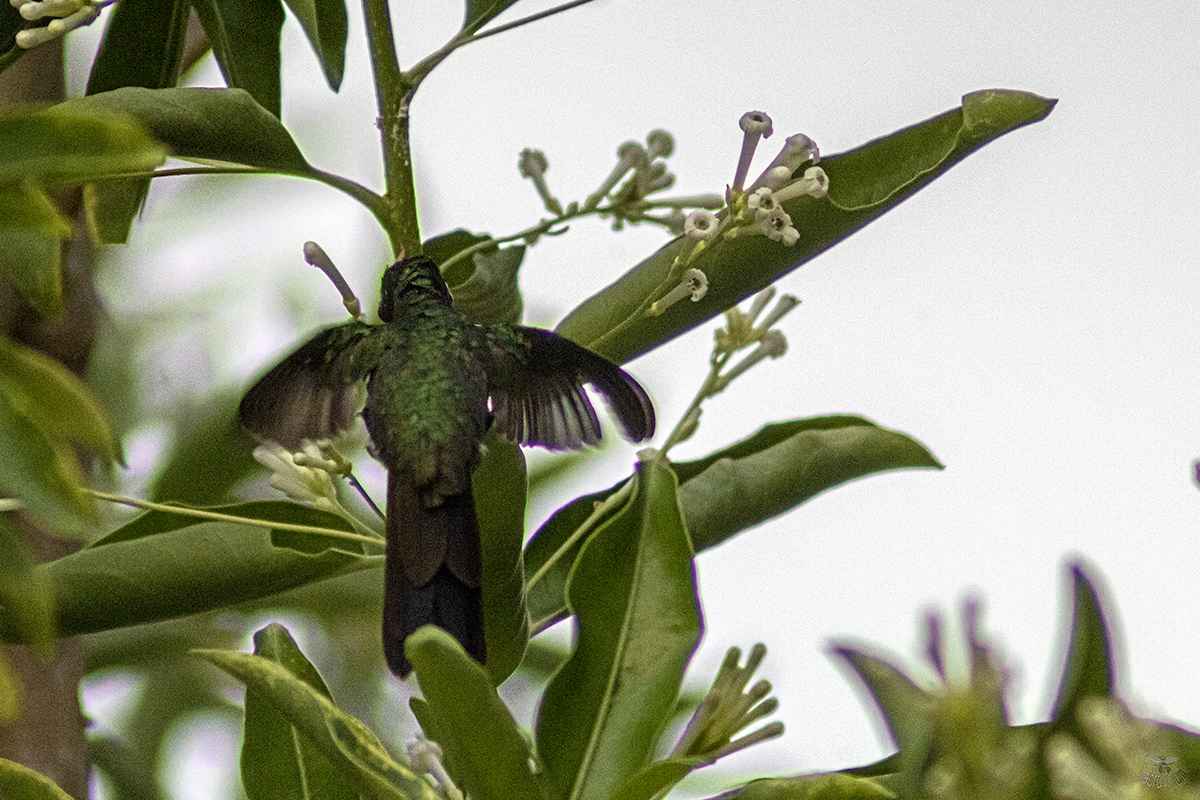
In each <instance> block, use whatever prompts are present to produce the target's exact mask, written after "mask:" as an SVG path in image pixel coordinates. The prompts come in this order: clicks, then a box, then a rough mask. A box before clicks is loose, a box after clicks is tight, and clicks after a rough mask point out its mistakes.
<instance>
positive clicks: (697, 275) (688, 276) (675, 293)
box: [646, 268, 708, 317]
mask: <svg viewBox="0 0 1200 800" xmlns="http://www.w3.org/2000/svg"><path fill="white" fill-rule="evenodd" d="M706 294H708V276H707V275H705V274H704V273H703V272H701V271H700V270H698V269H695V268H692V269H689V270H685V271H684V273H683V279H682V280H680V281H679V283H678V284H677V285H676V286H675V288H674V289H672V290H671V291H669V292H667V293H666V294H665V295H663V296H662V297H661V298H659V299H658V300H656V301H654V302H653V303H651V304H650V308H648V309H646V316H650V317H657V316H658V315H659V314H661V313H663V312H664V311H666V310H667V309H668V308H670V307H671V306H673V305H675V304H676V303H678V302H679V301H680V300H682V299H683V298H685V297H688V296H691V298H692V302H693V303H698V302H700V300H701V298H703V297H704V295H706Z"/></svg>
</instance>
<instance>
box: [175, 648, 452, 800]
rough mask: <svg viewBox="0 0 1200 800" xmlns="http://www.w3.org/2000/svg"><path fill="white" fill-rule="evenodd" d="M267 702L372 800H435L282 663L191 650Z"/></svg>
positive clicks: (359, 726) (417, 778)
mask: <svg viewBox="0 0 1200 800" xmlns="http://www.w3.org/2000/svg"><path fill="white" fill-rule="evenodd" d="M192 652H193V653H194V654H195V655H197V656H200V657H201V658H203V659H205V660H206V661H208V662H210V663H211V664H213V665H215V666H217V667H219V668H220V669H222V670H224V671H225V672H228V673H229V674H230V675H232V676H233V677H234V678H236V679H238V680H239V681H241V682H242V683H244V684H246V689H247V691H255V692H258V693H260V694H261V696H262V697H263V698H264V699H265V700H266V701H267V702H269V703H270V704H271V705H272V706H274V707H275V709H276V710H277V711H278V712H279V713H280V714H282V715H283V716H284V717H285V718H286V719H287V720H288V722H290V723H291V724H292V726H294V727H295V728H296V730H298V731H299V732H300V733H301V735H303V736H304V737H305V738H306V739H307V740H308V741H309V742H311V743H312V744H313V745H314V746H315V747H316V748H317V749H318V750H320V751H321V752H322V753H323V754H324V755H325V756H326V757H327V758H329V759H330V760H331V761H333V762H334V763H335V764H337V765H338V769H339V770H340V771H341V772H343V774H345V775H346V776H347V777H348V778H350V780H352V781H353V782H354V784H355V786H356V787H357V788H358V790H359V791H360V792H361V793H363V794H364V795H366V796H367V797H371V798H389V800H390V799H391V798H396V799H397V800H401V799H402V798H409V799H411V800H438V795H437V793H436V792H434V791H433V788H432V787H431V786H430V785H429V783H427V782H426V781H425V780H424V779H423V778H421V777H420V776H419V775H417V774H416V773H414V772H413V771H412V770H410V769H408V768H407V767H405V766H404V765H402V764H400V763H399V762H397V761H396V760H394V759H393V758H392V757H391V756H390V755H389V754H388V752H387V750H386V749H384V747H383V745H381V744H380V743H379V740H378V739H377V738H376V737H375V735H374V734H373V733H372V732H371V730H370V729H369V728H368V727H367V726H366V725H364V724H363V723H362V722H360V721H359V720H357V719H356V718H354V717H352V716H350V715H349V714H347V713H345V712H343V711H341V710H340V709H338V708H337V707H336V706H335V705H334V704H333V703H332V702H331V701H330V700H329V698H328V697H326V696H325V695H324V694H322V693H321V692H320V691H318V690H317V689H314V688H313V687H312V686H310V685H308V684H307V683H305V682H304V681H303V680H301V679H300V678H297V677H296V676H295V675H293V674H292V673H291V672H289V671H288V669H287V668H286V667H284V666H283V665H282V664H278V663H276V662H274V661H271V660H269V659H266V658H262V657H261V656H256V655H248V654H246V653H236V652H231V651H228V650H193V651H192Z"/></svg>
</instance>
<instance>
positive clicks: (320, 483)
mask: <svg viewBox="0 0 1200 800" xmlns="http://www.w3.org/2000/svg"><path fill="white" fill-rule="evenodd" d="M254 460H255V461H257V462H258V463H260V464H262V465H263V466H264V467H266V468H267V469H269V470H271V477H270V479H269V481H268V482H269V483H270V484H271V488H273V489H277V490H278V491H281V492H283V493H284V494H286V495H287V496H288V497H290V498H292V499H293V500H297V501H299V502H301V503H308V504H309V505H312V506H313V507H314V508H319V509H322V510H324V511H334V512H339V513H340V511H341V504H340V503H339V502H338V498H337V489H336V487H335V486H334V484H333V476H334V475H337V476H339V477H345V476H346V475H349V473H350V464H349V462H348V461H346V459H345V458H343V457H342V456H341V454H339V453H338V452H337V451H336V450H335V449H334V448H333V446H332V445H331V444H330V443H329V442H327V441H321V442H310V441H308V440H305V442H304V445H303V449H302V450H301V451H300V452H298V453H292V452H289V451H288V449H287V448H286V447H284V446H283V445H281V444H279V443H278V442H267V443H265V444H262V445H259V446H258V447H256V448H255V449H254Z"/></svg>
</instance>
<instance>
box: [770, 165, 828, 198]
mask: <svg viewBox="0 0 1200 800" xmlns="http://www.w3.org/2000/svg"><path fill="white" fill-rule="evenodd" d="M827 194H829V176H828V175H826V174H825V170H823V169H821V168H820V167H809V168H808V169H806V170H804V175H803V176H802V177H801V178H800V179H799V180H797V181H793V182H792V183H789V184H788V185H787V186H784V187H783V188H781V189H776V190H775V199H776V200H778V201H779V202H781V203H782V202H784V201H785V200H791V199H792V198H794V197H801V196H803V195H807V196H808V197H816V198H821V197H824V196H825V195H827Z"/></svg>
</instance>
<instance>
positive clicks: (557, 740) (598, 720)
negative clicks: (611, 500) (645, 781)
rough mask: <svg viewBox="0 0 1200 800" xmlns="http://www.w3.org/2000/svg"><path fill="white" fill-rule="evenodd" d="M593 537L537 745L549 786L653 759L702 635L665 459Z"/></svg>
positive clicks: (571, 788) (597, 789)
mask: <svg viewBox="0 0 1200 800" xmlns="http://www.w3.org/2000/svg"><path fill="white" fill-rule="evenodd" d="M636 481H637V485H636V486H635V488H634V495H633V500H632V502H631V503H630V504H629V505H628V506H626V507H625V508H623V509H622V510H621V511H620V512H619V513H618V514H617V515H616V516H614V517H613V518H612V519H610V520H609V521H608V522H607V523H606V524H605V525H604V526H603V527H602V528H601V529H600V530H598V531H597V532H596V534H595V535H594V536H592V538H591V539H589V540H588V542H587V544H586V545H585V546H584V548H583V551H582V552H581V553H580V555H579V559H578V560H577V561H576V563H575V566H574V568H573V569H572V570H571V574H570V578H569V581H568V585H567V599H568V603H569V605H570V608H571V611H572V612H573V613H574V614H575V617H576V631H575V649H574V652H573V653H572V654H571V657H570V659H568V660H567V662H566V664H564V665H563V666H562V668H561V669H560V670H559V671H558V672H557V673H556V674H555V675H554V677H553V678H552V679H551V681H550V685H549V686H548V687H547V688H546V692H545V695H544V696H543V699H542V706H541V710H540V711H539V713H538V721H537V749H538V754H539V756H540V757H541V759H542V763H543V764H544V766H545V769H546V778H547V780H548V781H549V784H550V793H549V796H550V797H551V798H555V799H556V800H558V799H559V798H567V797H570V798H579V800H592V798H607V797H609V796H610V795H612V794H613V792H615V791H616V790H618V789H619V788H620V787H621V786H622V785H623V784H625V783H626V782H627V781H628V780H629V779H630V778H632V777H633V776H635V775H636V774H637V773H638V772H640V771H641V770H642V768H643V767H644V766H646V765H647V764H648V763H649V761H650V759H651V757H652V756H653V754H654V747H655V744H656V743H657V741H658V738H659V736H660V735H661V733H662V729H663V726H664V725H665V724H666V721H667V719H668V718H669V716H670V714H671V710H672V707H673V705H674V703H675V698H676V696H677V695H678V693H679V685H680V682H681V680H682V677H683V670H684V667H685V666H686V665H687V662H688V660H689V659H690V658H691V655H692V653H693V652H694V651H695V648H696V645H697V644H698V643H699V641H700V631H701V622H700V609H699V604H698V602H697V599H696V585H695V577H696V576H695V567H694V565H693V563H692V548H691V542H690V541H689V540H688V534H687V530H686V529H685V527H684V525H683V519H682V516H681V514H680V511H679V504H678V502H677V501H676V495H675V490H676V487H675V476H674V474H673V473H672V472H671V471H670V470H669V469H667V468H666V467H665V466H662V465H660V464H655V463H644V464H641V465H640V466H639V468H638V473H637V476H636Z"/></svg>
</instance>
